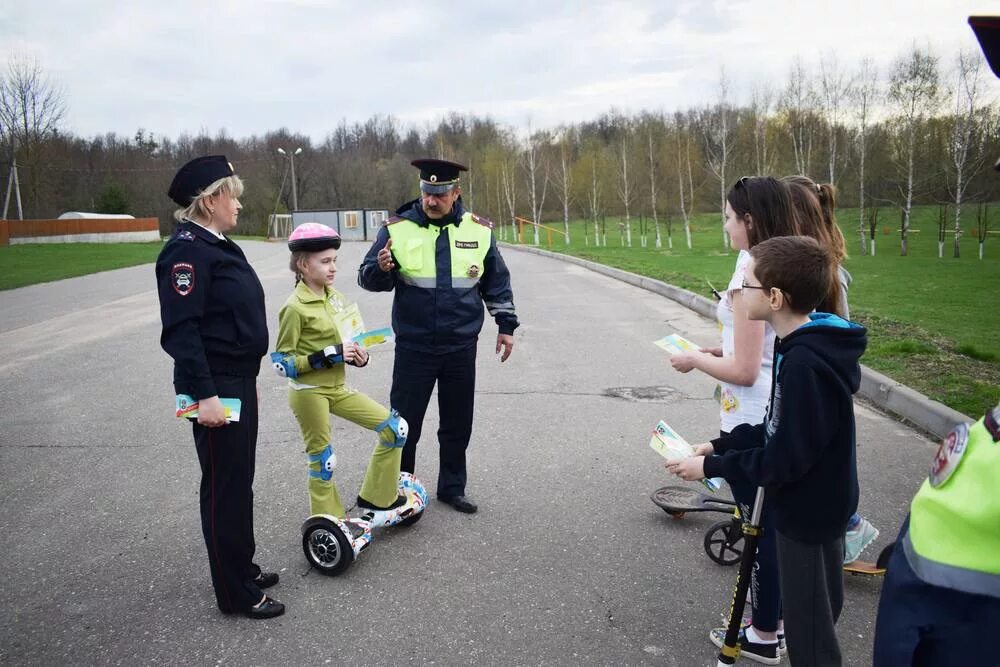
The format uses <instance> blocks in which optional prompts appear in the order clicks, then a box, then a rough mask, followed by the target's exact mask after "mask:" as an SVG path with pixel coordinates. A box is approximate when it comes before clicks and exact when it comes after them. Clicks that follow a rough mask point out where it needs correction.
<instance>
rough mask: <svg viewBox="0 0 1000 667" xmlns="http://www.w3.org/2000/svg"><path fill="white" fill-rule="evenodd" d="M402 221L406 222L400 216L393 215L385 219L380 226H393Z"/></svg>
mask: <svg viewBox="0 0 1000 667" xmlns="http://www.w3.org/2000/svg"><path fill="white" fill-rule="evenodd" d="M403 220H406V218H404V217H403V216H401V215H394V216H392V217H391V218H387V219H386V221H385V222H383V223H382V224H383V225H392V224H395V223H397V222H401V221H403Z"/></svg>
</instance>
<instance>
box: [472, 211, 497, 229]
mask: <svg viewBox="0 0 1000 667" xmlns="http://www.w3.org/2000/svg"><path fill="white" fill-rule="evenodd" d="M469 215H471V216H472V221H473V222H476V223H479V224H480V225H482V226H483V227H489V228H490V229H493V221H492V220H490V219H489V218H484V217H483V216H481V215H476V214H475V213H470V214H469Z"/></svg>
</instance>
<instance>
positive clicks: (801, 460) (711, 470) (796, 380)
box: [705, 358, 839, 486]
mask: <svg viewBox="0 0 1000 667" xmlns="http://www.w3.org/2000/svg"><path fill="white" fill-rule="evenodd" d="M777 381H778V382H779V384H780V395H781V396H782V399H781V405H780V406H778V408H777V409H778V412H779V418H778V423H777V425H776V426H775V427H774V433H773V434H772V435H771V437H770V438H768V439H767V444H766V445H765V446H764V447H754V448H752V449H743V450H738V449H734V448H731V449H730V450H729V451H728V452H727V453H726V454H725V456H722V457H718V456H713V457H709V459H712V463H711V464H710V463H709V459H706V462H705V474H706V475H710V476H718V475H722V476H723V477H727V478H729V477H734V476H737V477H738V476H741V477H743V478H745V479H748V480H750V481H751V482H753V483H755V484H757V485H759V486H774V485H780V484H784V483H787V482H792V481H795V480H797V479H800V478H802V477H803V476H805V474H806V473H807V472H808V471H809V470H811V469H812V468H813V466H815V465H816V463H817V462H818V461H819V460H820V458H821V457H822V455H823V452H824V450H825V449H826V447H827V446H828V445H829V443H830V434H831V433H835V432H836V427H837V419H838V417H839V415H838V410H836V409H835V408H834V407H833V406H830V405H824V404H823V401H822V400H821V399H822V397H823V396H824V391H823V388H822V378H820V377H819V375H818V374H817V373H816V370H815V369H813V368H812V367H810V366H808V365H806V364H801V363H796V362H795V361H792V360H790V359H787V358H786V360H785V362H784V363H783V364H782V367H781V372H780V373H779V377H778V379H777ZM772 400H773V399H772ZM739 428H741V427H737V429H733V434H734V435H735V434H736V431H737V430H738V429H739ZM748 428H756V427H748ZM761 428H762V427H761Z"/></svg>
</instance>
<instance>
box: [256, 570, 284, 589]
mask: <svg viewBox="0 0 1000 667" xmlns="http://www.w3.org/2000/svg"><path fill="white" fill-rule="evenodd" d="M252 581H253V583H254V584H256V585H257V588H270V587H271V586H274V585H275V584H276V583H278V573H277V572H261V573H260V574H258V575H257V577H256V578H255V579H253V580H252Z"/></svg>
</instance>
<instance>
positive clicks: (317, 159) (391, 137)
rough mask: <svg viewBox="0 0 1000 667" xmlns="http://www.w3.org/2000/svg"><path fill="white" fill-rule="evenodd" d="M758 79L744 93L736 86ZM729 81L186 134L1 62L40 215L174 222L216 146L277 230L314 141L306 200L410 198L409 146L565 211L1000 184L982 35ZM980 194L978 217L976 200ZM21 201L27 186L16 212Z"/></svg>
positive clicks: (610, 212)
mask: <svg viewBox="0 0 1000 667" xmlns="http://www.w3.org/2000/svg"><path fill="white" fill-rule="evenodd" d="M747 88H749V93H748V94H747V95H744V96H743V99H737V98H736V96H735V95H734V94H733V91H734V90H736V89H741V90H742V89H747ZM716 90H717V94H716V97H715V99H713V100H711V101H710V102H708V103H707V104H705V105H704V106H701V107H698V108H689V109H685V110H679V111H675V112H669V113H668V112H663V111H642V112H638V113H623V112H620V111H618V110H616V108H615V105H616V104H627V100H608V105H609V109H610V110H609V111H608V112H606V113H604V114H602V115H601V116H599V117H597V118H595V119H593V120H590V121H586V122H580V123H576V124H568V125H561V126H559V127H555V128H533V127H531V126H521V127H514V126H510V125H506V124H503V123H500V122H497V121H495V120H494V119H492V118H490V117H484V116H475V115H463V114H458V113H453V114H449V115H447V116H446V117H444V118H442V119H441V120H440V121H439V122H437V123H436V124H428V125H426V126H424V127H422V128H418V127H415V126H406V125H403V124H402V123H400V122H399V121H397V120H396V119H395V118H393V117H391V116H373V117H371V118H369V119H367V120H364V121H361V122H354V123H349V122H347V121H341V122H340V124H339V125H337V126H336V127H333V128H332V129H331V130H330V132H329V134H328V135H327V136H326V138H325V139H324V140H323V141H322V142H321V143H315V142H314V141H313V140H312V139H311V138H310V137H308V136H305V135H302V134H298V133H296V132H294V131H290V130H288V129H286V128H281V129H278V130H275V131H272V132H267V133H265V134H264V135H263V136H251V137H246V138H239V139H237V138H232V137H229V136H227V134H226V133H225V132H224V131H223V132H220V133H219V134H218V135H216V136H190V135H182V136H180V137H177V138H169V137H164V136H160V135H158V134H157V133H156V131H155V128H150V129H139V130H138V131H136V132H135V134H134V135H133V136H120V135H117V134H114V133H109V134H106V135H103V136H95V137H91V138H84V137H77V136H74V135H72V134H69V133H66V132H64V131H63V130H62V129H61V126H62V122H63V121H64V120H65V117H66V115H67V114H68V113H69V111H70V110H68V109H66V107H65V105H64V102H63V100H62V97H61V95H60V93H59V89H58V85H57V84H55V83H54V82H53V81H52V80H51V79H49V78H48V76H47V74H46V73H45V71H44V70H43V69H42V68H41V66H40V65H39V64H38V63H37V61H33V60H28V59H24V58H15V59H13V60H11V62H10V63H9V66H8V68H7V70H6V72H0V156H4V157H3V163H4V165H5V168H4V169H3V174H2V175H3V177H4V181H3V183H4V185H5V186H7V185H9V183H8V175H9V167H10V165H11V164H12V163H13V162H14V160H15V159H16V163H17V167H18V169H17V174H18V177H19V183H20V191H21V196H22V201H21V203H22V209H23V216H24V217H25V218H52V217H57V216H58V215H59V214H61V213H63V212H65V211H73V210H77V211H94V212H103V213H130V214H133V215H135V216H155V217H158V218H159V219H160V226H161V230H162V231H163V232H164V233H167V232H169V231H170V230H171V229H172V226H173V222H172V218H171V213H172V208H173V207H172V203H171V202H170V201H169V199H167V196H166V190H167V186H168V184H169V182H170V179H171V178H172V176H173V173H174V171H175V170H176V168H177V167H178V166H180V165H181V164H183V163H184V162H185V161H187V160H188V159H190V158H192V157H195V156H198V155H205V154H215V153H221V154H225V155H226V156H228V157H229V159H230V161H231V162H232V163H233V164H234V166H235V167H236V170H237V173H238V174H239V175H240V176H241V177H242V178H243V179H244V180H245V182H246V185H247V190H246V192H245V194H244V196H243V198H242V201H243V205H244V209H243V214H242V215H241V223H240V225H241V232H242V233H248V234H263V233H265V230H266V226H267V219H268V216H269V215H270V214H272V213H275V212H278V213H283V212H287V211H288V210H289V209H290V207H291V205H292V187H291V174H290V169H289V167H290V160H289V158H288V154H290V153H293V152H294V151H295V150H296V149H298V148H301V149H302V152H301V153H299V154H298V155H296V156H295V158H294V160H295V181H296V182H295V186H296V187H295V190H296V193H297V198H298V207H299V208H300V209H325V208H355V207H356V208H386V209H390V210H393V209H395V208H396V207H397V206H398V205H400V204H401V203H403V202H405V201H407V200H409V199H412V198H413V197H415V196H416V195H417V175H416V172H415V170H414V169H413V168H412V167H410V166H409V162H410V160H412V159H414V158H417V157H426V156H433V157H440V158H446V159H450V160H455V161H459V162H462V163H464V164H466V165H468V167H469V168H470V171H469V173H468V174H465V175H464V177H463V183H462V188H463V192H464V200H465V202H466V207H467V208H468V209H470V210H473V211H475V212H477V213H479V214H481V215H485V216H486V217H489V218H491V219H493V220H494V221H495V222H496V223H497V224H501V225H503V224H510V222H511V221H512V220H513V218H514V217H515V216H516V217H522V218H527V219H530V220H535V221H538V222H541V223H544V224H551V225H553V226H556V227H559V228H562V226H563V224H564V223H565V222H566V221H568V220H573V219H587V220H596V219H598V218H603V217H605V216H615V217H617V218H621V219H623V220H625V222H626V224H629V222H630V221H633V220H635V219H637V218H639V217H640V216H641V217H643V218H645V219H648V220H657V221H661V220H663V219H665V218H666V217H667V216H669V217H670V218H671V220H672V221H673V222H674V223H676V224H678V225H679V226H681V225H684V224H685V223H686V222H687V220H688V218H689V217H690V216H691V215H692V214H693V213H695V212H709V211H719V210H720V207H721V202H722V197H723V196H724V192H725V191H726V190H727V189H728V188H729V186H731V185H732V183H733V182H735V181H736V179H737V178H739V177H740V176H743V175H755V174H760V175H778V176H780V175H786V174H806V175H809V176H811V177H812V178H813V179H814V180H816V181H818V182H830V183H834V184H835V185H836V186H837V188H838V191H839V203H840V205H841V206H848V207H857V206H863V207H872V206H892V207H898V208H900V209H902V210H903V211H904V221H905V220H908V212H909V208H910V206H912V205H914V204H941V203H950V204H951V205H952V209H951V211H952V212H951V213H950V215H951V216H952V218H953V220H952V222H951V223H949V227H950V228H954V230H955V232H956V233H958V232H959V231H960V229H961V227H962V225H963V223H962V209H959V210H958V211H955V204H956V202H958V203H962V204H964V203H970V204H971V203H973V202H980V201H996V200H1000V178H998V175H997V174H996V173H995V172H993V171H992V169H991V166H992V164H993V162H994V161H995V160H996V159H997V158H998V157H1000V110H998V107H997V104H996V99H995V97H994V96H993V95H992V93H993V92H994V91H995V90H996V82H995V81H994V80H993V79H992V76H991V73H990V72H989V69H988V68H987V67H986V65H985V63H983V62H982V56H981V54H979V53H977V52H963V53H960V54H953V55H952V56H949V58H948V59H942V58H941V57H939V56H938V55H936V54H934V53H933V52H932V51H930V50H929V49H928V48H921V47H917V46H914V47H913V48H911V49H910V50H908V51H907V52H905V53H903V54H901V55H900V56H899V57H898V58H897V59H896V61H895V62H894V63H893V64H892V66H891V67H890V68H889V69H888V70H887V71H882V72H879V71H877V70H876V69H875V67H874V66H873V65H872V63H871V62H870V61H862V62H861V63H857V64H853V65H851V66H845V65H844V64H842V63H839V62H838V61H837V60H836V59H835V57H833V56H826V57H824V58H823V59H821V60H820V61H818V62H817V63H812V64H809V63H806V62H804V61H803V60H802V59H796V60H795V61H794V62H793V63H792V64H791V66H790V68H789V70H788V75H787V78H786V79H785V80H783V81H779V82H772V83H770V84H759V83H758V84H755V85H753V84H751V82H742V81H736V80H733V79H731V78H727V76H726V75H725V74H722V75H721V76H719V77H718V86H717V89H716ZM669 103H670V101H669V100H664V104H663V106H664V107H668V106H669ZM206 121H207V122H219V123H223V122H224V119H206ZM109 122H110V121H109ZM279 148H282V149H284V151H285V154H281V153H279V152H278V149H279ZM964 210H965V211H966V213H965V215H966V216H967V220H968V221H969V222H968V224H969V225H972V224H974V223H973V220H974V213H973V211H972V207H971V206H967V207H965V209H964ZM16 217H17V209H16V202H15V201H14V198H13V196H12V195H11V196H10V199H9V201H8V203H7V218H8V219H15V218H16ZM720 223H721V217H720ZM904 224H905V222H904ZM720 233H721V229H720Z"/></svg>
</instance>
